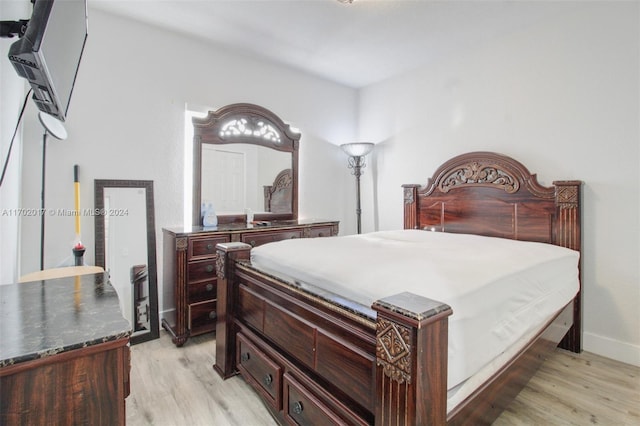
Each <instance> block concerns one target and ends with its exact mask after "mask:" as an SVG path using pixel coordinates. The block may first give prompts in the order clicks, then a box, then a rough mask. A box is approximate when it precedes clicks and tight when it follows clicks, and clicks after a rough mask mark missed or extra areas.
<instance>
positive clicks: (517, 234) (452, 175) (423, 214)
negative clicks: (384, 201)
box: [403, 152, 582, 352]
mask: <svg viewBox="0 0 640 426" xmlns="http://www.w3.org/2000/svg"><path fill="white" fill-rule="evenodd" d="M581 185H582V182H580V181H576V180H570V181H555V182H553V186H551V187H545V186H542V185H540V183H539V182H538V180H537V177H536V175H535V174H532V173H530V172H529V170H527V168H526V167H525V166H523V165H522V164H521V163H519V162H518V161H516V160H514V159H512V158H510V157H507V156H504V155H501V154H496V153H492V152H471V153H467V154H462V155H459V156H457V157H454V158H452V159H451V160H449V161H447V162H445V163H444V164H443V165H442V166H440V167H439V168H438V169H437V170H436V172H435V173H434V174H433V177H431V178H430V179H429V181H428V182H427V185H426V186H424V187H423V186H420V185H403V188H404V228H405V229H428V230H434V231H443V232H455V233H468V234H479V235H487V236H493V237H501V238H510V239H515V240H525V241H537V242H544V243H550V244H555V245H558V246H562V247H567V248H570V249H573V250H577V251H580V249H581V232H580V216H581V215H580V212H581V200H580V192H581V191H580V188H581ZM580 299H581V297H580V294H578V295H577V296H576V299H575V304H574V326H573V327H572V330H571V332H570V333H568V334H567V336H566V337H565V339H564V340H563V341H562V343H561V347H563V348H566V349H570V350H573V351H574V352H575V351H579V348H580V345H581V344H580V330H581V325H580V323H581V314H580Z"/></svg>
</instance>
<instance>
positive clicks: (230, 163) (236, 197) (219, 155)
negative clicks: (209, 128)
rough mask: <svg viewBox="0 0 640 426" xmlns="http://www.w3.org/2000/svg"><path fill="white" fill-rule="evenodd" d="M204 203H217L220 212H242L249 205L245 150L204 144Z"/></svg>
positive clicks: (217, 210)
mask: <svg viewBox="0 0 640 426" xmlns="http://www.w3.org/2000/svg"><path fill="white" fill-rule="evenodd" d="M202 162H203V163H204V164H208V165H210V167H206V168H203V169H202V204H204V205H205V206H206V205H208V204H210V203H211V204H213V210H214V211H215V212H216V213H218V214H224V213H227V212H238V211H242V210H243V209H244V208H245V197H246V195H245V184H244V177H245V153H243V152H237V151H232V150H228V149H224V148H222V147H216V146H215V145H203V146H202Z"/></svg>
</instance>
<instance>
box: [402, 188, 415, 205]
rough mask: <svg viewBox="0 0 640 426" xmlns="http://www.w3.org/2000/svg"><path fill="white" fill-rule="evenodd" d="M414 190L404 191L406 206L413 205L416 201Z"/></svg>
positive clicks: (406, 189)
mask: <svg viewBox="0 0 640 426" xmlns="http://www.w3.org/2000/svg"><path fill="white" fill-rule="evenodd" d="M413 192H414V191H413V188H405V189H404V203H405V204H413V203H414V202H415V201H416V200H415V198H413Z"/></svg>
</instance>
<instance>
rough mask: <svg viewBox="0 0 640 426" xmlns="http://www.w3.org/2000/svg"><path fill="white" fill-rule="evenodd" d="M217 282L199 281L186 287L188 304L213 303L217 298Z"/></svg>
mask: <svg viewBox="0 0 640 426" xmlns="http://www.w3.org/2000/svg"><path fill="white" fill-rule="evenodd" d="M217 281H218V280H212V281H200V282H197V283H192V284H189V285H188V287H187V288H188V291H189V303H197V302H205V301H213V300H215V299H216V297H217V290H218V286H217Z"/></svg>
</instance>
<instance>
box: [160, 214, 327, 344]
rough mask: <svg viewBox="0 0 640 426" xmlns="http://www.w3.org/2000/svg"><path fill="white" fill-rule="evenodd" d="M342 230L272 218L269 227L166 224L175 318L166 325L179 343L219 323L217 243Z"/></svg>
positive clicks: (166, 276)
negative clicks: (208, 226)
mask: <svg viewBox="0 0 640 426" xmlns="http://www.w3.org/2000/svg"><path fill="white" fill-rule="evenodd" d="M337 234H338V222H337V221H326V220H312V219H309V220H283V221H272V222H269V224H268V225H265V226H257V225H246V224H239V223H229V224H220V225H219V226H217V227H215V228H203V227H193V228H192V229H190V230H185V229H181V228H164V229H163V251H164V258H163V263H164V273H163V281H164V288H165V289H169V288H172V289H173V292H174V293H173V299H174V303H175V321H174V324H173V325H171V324H170V323H169V321H167V319H166V318H165V319H163V320H162V326H163V328H164V329H165V330H167V331H168V332H169V333H170V334H171V336H172V340H173V343H174V344H175V345H176V346H182V345H183V344H184V343H185V342H186V341H187V339H188V338H189V336H195V335H197V334H203V333H207V332H211V331H215V328H216V317H217V313H216V298H217V285H216V283H217V277H216V244H219V243H228V242H243V243H247V244H250V245H251V246H253V247H256V246H259V245H262V244H266V243H270V242H273V241H280V240H285V239H289V238H315V237H328V236H333V235H337Z"/></svg>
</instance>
